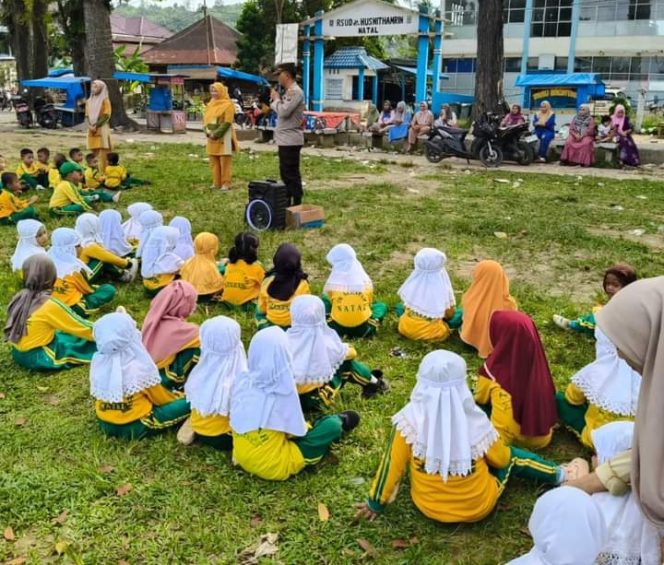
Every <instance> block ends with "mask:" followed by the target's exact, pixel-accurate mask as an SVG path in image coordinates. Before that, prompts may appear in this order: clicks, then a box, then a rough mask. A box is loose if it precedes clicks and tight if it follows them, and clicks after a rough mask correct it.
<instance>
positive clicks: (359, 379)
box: [300, 360, 372, 412]
mask: <svg viewBox="0 0 664 565" xmlns="http://www.w3.org/2000/svg"><path fill="white" fill-rule="evenodd" d="M371 379H372V374H371V369H369V367H367V366H366V365H365V364H364V363H360V362H359V361H356V360H353V361H344V362H343V364H342V365H341V367H339V369H338V370H337V372H336V374H335V375H334V377H332V379H331V380H330V381H328V382H327V383H325V384H324V385H321V386H320V387H318V388H317V389H314V390H312V391H310V392H307V393H306V394H301V395H300V404H301V405H302V410H304V411H305V412H309V411H314V410H322V409H323V408H324V407H326V406H327V407H330V406H332V405H333V404H334V401H335V399H336V397H337V395H338V394H339V391H340V390H341V389H342V388H343V387H344V385H345V384H346V383H347V382H353V383H355V384H358V385H360V386H361V387H365V386H367V385H369V384H371Z"/></svg>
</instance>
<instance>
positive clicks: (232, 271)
mask: <svg viewBox="0 0 664 565" xmlns="http://www.w3.org/2000/svg"><path fill="white" fill-rule="evenodd" d="M259 245H260V241H259V239H258V236H256V235H255V234H253V233H249V232H243V233H239V234H237V235H236V236H235V242H234V245H233V247H231V249H230V251H229V252H228V263H227V264H226V268H225V270H224V292H223V294H222V295H221V301H222V302H223V303H224V304H226V305H227V306H230V307H238V308H242V309H245V310H247V309H252V308H255V301H256V299H257V298H258V295H259V294H260V290H261V285H262V283H263V280H264V279H265V269H263V265H261V262H260V261H259V260H258V247H259Z"/></svg>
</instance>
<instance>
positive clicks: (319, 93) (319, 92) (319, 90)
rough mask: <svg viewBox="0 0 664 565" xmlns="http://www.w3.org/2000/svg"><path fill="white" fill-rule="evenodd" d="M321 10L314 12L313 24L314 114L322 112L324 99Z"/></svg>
mask: <svg viewBox="0 0 664 565" xmlns="http://www.w3.org/2000/svg"><path fill="white" fill-rule="evenodd" d="M324 14H325V12H323V11H322V10H320V11H318V12H316V18H318V19H317V20H316V23H315V24H314V95H313V100H312V101H311V106H312V110H313V111H314V112H322V111H323V100H324V99H325V92H324V84H323V63H324V58H325V42H324V41H323V15H324Z"/></svg>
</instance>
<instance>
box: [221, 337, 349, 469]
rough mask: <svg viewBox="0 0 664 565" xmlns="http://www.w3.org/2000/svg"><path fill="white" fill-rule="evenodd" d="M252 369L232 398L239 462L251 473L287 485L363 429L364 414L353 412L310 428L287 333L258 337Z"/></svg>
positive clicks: (325, 418)
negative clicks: (348, 435)
mask: <svg viewBox="0 0 664 565" xmlns="http://www.w3.org/2000/svg"><path fill="white" fill-rule="evenodd" d="M248 364H249V370H248V371H247V372H246V373H244V374H243V375H241V376H240V377H239V378H238V380H237V381H236V382H235V385H234V386H233V392H232V394H231V430H232V433H233V461H234V462H235V464H236V465H239V466H240V467H242V469H244V470H245V471H246V472H247V473H250V474H252V475H256V476H257V477H260V478H261V479H265V480H268V481H285V480H286V479H288V478H289V477H291V476H293V475H296V474H298V473H299V472H300V471H302V469H304V468H305V467H306V466H310V465H315V464H317V463H319V462H320V461H321V460H322V459H323V457H325V455H326V454H327V453H328V451H329V450H330V446H331V445H332V443H334V442H336V441H339V440H340V439H341V438H342V436H343V435H344V433H347V432H349V431H351V430H352V429H353V428H355V427H356V426H357V425H358V423H359V421H360V416H359V414H357V413H356V412H352V411H347V412H342V413H341V414H334V415H330V416H323V417H322V418H320V419H319V420H317V421H316V422H314V424H313V426H312V427H311V429H307V423H306V422H305V421H304V415H303V414H302V408H301V407H300V399H299V398H298V395H297V390H296V389H295V381H294V379H293V368H292V362H291V355H290V352H289V350H288V339H287V338H286V333H285V332H284V331H283V330H282V329H281V328H278V327H269V328H266V329H264V330H261V331H259V332H258V333H257V334H256V335H254V338H253V339H252V340H251V345H250V346H249V362H248Z"/></svg>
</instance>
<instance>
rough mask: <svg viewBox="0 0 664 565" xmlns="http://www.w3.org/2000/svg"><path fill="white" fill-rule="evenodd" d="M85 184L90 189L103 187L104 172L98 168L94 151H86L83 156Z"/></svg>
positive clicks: (97, 159)
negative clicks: (85, 165)
mask: <svg viewBox="0 0 664 565" xmlns="http://www.w3.org/2000/svg"><path fill="white" fill-rule="evenodd" d="M85 163H86V164H87V167H86V168H85V186H86V187H87V188H90V189H92V190H97V189H99V188H104V183H105V182H106V177H105V176H104V173H103V172H102V171H100V170H99V157H97V155H95V154H94V153H88V154H87V155H86V156H85Z"/></svg>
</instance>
